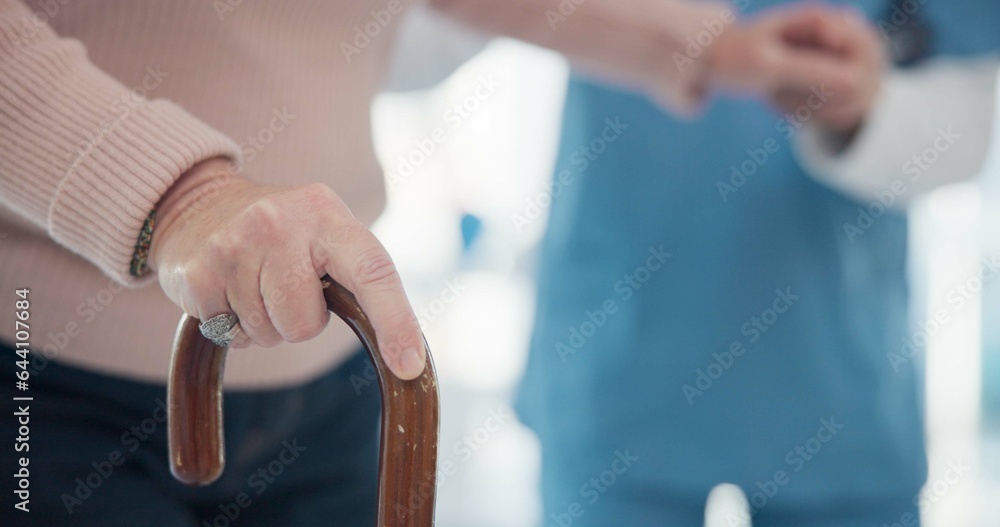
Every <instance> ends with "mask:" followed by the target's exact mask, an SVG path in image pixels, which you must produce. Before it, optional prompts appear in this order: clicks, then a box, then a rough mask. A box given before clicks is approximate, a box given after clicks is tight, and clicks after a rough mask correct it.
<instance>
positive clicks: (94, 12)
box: [0, 0, 725, 387]
mask: <svg viewBox="0 0 1000 527" xmlns="http://www.w3.org/2000/svg"><path fill="white" fill-rule="evenodd" d="M435 3H437V4H439V6H440V7H442V8H445V9H449V10H451V11H453V12H454V13H455V14H456V15H457V16H458V17H460V18H464V19H466V20H469V21H471V22H473V23H476V24H479V25H481V26H484V27H486V28H487V29H491V30H495V31H504V32H507V33H510V34H513V35H514V36H518V37H521V38H525V39H528V40H532V41H535V42H539V43H541V44H544V45H550V46H552V47H555V48H556V49H560V50H562V51H566V52H568V53H570V54H571V56H575V57H577V58H579V59H581V60H582V62H583V63H584V64H591V65H593V64H597V63H614V64H615V66H614V67H613V68H612V69H610V70H606V71H611V72H614V73H616V74H620V75H624V77H623V78H626V79H628V80H630V81H634V83H635V84H643V85H645V86H647V87H651V89H653V90H658V91H657V94H658V95H661V96H662V97H663V98H664V99H665V100H667V101H670V102H673V103H675V104H677V105H679V106H682V105H685V104H689V103H690V102H691V101H692V100H694V98H695V97H696V96H697V89H696V88H697V86H696V84H695V83H696V80H697V78H698V72H699V71H700V68H701V67H702V66H701V65H700V64H699V62H698V61H697V60H696V61H694V64H693V65H691V66H690V67H688V68H680V69H678V68H677V67H676V66H675V60H674V59H675V57H674V56H673V53H674V52H675V51H678V52H680V53H682V54H683V53H685V50H684V48H685V46H686V45H687V42H686V38H687V37H689V36H692V35H695V34H696V33H697V32H698V31H699V30H702V29H704V28H702V27H701V24H700V23H699V22H700V21H701V20H703V19H718V18H719V17H720V16H725V15H720V14H719V13H720V12H719V8H718V7H716V6H711V7H710V6H707V5H706V6H704V7H698V8H694V7H690V6H688V5H685V6H684V10H682V9H680V6H679V5H678V4H676V3H675V2H671V1H661V0H635V1H634V2H627V1H623V2H611V1H610V0H590V1H589V3H584V4H581V5H580V6H577V7H576V10H577V12H575V13H571V14H570V15H569V16H567V17H565V22H559V23H557V24H556V25H553V20H554V19H553V18H552V14H553V13H554V14H557V15H558V14H559V11H558V9H559V5H560V3H559V2H556V1H554V0H553V1H552V2H543V1H541V0H518V1H512V0H503V1H501V0H496V1H490V0H467V1H461V0H454V1H450V2H449V1H438V2H435ZM563 3H564V4H573V3H572V2H563ZM547 4H551V5H547ZM618 4H622V5H618ZM633 4H634V5H633ZM573 5H575V4H573ZM626 5H631V6H632V8H627V7H625V6H626ZM413 8H414V5H413V3H412V2H410V1H408V0H382V1H376V2H357V1H348V0H292V1H281V2H279V1H271V2H265V1H262V0H243V1H241V2H237V1H235V0H228V1H227V0H217V1H215V2H207V1H203V0H174V1H171V2H145V1H135V0H116V1H112V0H106V1H104V2H101V3H100V4H97V5H95V4H91V3H87V2H73V1H67V0H35V1H30V2H21V1H19V0H0V297H3V296H4V295H6V296H7V297H8V298H9V299H10V303H11V304H10V305H11V306H12V303H13V300H14V290H15V289H20V288H28V289H30V295H29V298H30V300H31V308H30V310H31V319H30V322H31V342H32V344H33V351H34V352H35V354H36V355H43V356H45V357H47V358H49V359H52V360H57V361H60V362H65V363H67V364H71V365H74V366H77V367H82V368H87V369H92V370H96V371H101V372H104V373H110V374H115V375H121V376H125V377H128V378H132V379H138V380H144V381H151V382H163V381H164V378H165V374H166V372H167V364H168V358H169V357H168V351H169V347H170V343H171V341H172V338H173V332H174V330H175V328H176V324H177V321H178V319H179V316H180V314H181V310H180V308H178V307H177V306H176V305H174V304H173V303H171V302H170V300H168V299H167V297H166V296H165V295H164V294H163V292H162V291H161V290H160V288H159V287H158V285H156V284H155V276H153V275H146V276H144V277H141V278H138V279H137V278H135V277H132V276H130V275H129V272H128V269H129V263H130V260H131V257H132V253H133V250H134V246H135V243H136V238H137V236H138V233H139V231H140V229H141V227H142V224H143V221H144V220H145V218H146V216H147V215H148V213H149V211H150V210H151V209H153V208H154V206H155V204H156V203H157V201H158V200H159V198H160V196H162V195H163V194H164V193H165V192H166V190H167V189H168V188H169V187H170V186H171V184H172V183H173V182H174V181H175V180H176V179H177V178H178V176H179V175H180V174H181V173H183V172H184V171H185V170H187V169H188V168H190V167H191V166H192V165H194V164H195V163H197V162H199V161H202V160H205V159H209V158H213V157H219V156H223V157H228V158H231V159H232V160H234V161H236V162H237V163H238V164H240V165H241V167H242V172H243V174H244V175H245V176H246V177H247V178H249V179H251V180H257V181H260V182H267V183H272V184H285V185H299V184H305V183H309V182H316V181H321V182H324V183H326V184H327V185H329V186H330V187H331V188H333V189H334V190H336V191H337V192H338V193H339V194H340V195H341V197H343V199H344V200H345V201H346V202H347V204H348V205H349V206H350V207H351V209H352V210H353V211H354V214H355V216H357V217H358V218H359V219H361V220H362V221H364V222H366V223H370V222H371V221H373V220H374V219H375V218H376V217H377V216H378V214H379V213H380V211H381V208H382V206H383V201H384V192H383V178H382V170H381V168H380V167H379V165H378V163H377V161H376V159H375V155H374V152H373V148H372V145H371V124H370V119H369V106H370V103H371V99H372V97H373V95H374V94H375V93H376V91H377V89H378V86H379V81H380V77H381V75H382V73H383V70H384V67H385V66H386V62H387V58H388V55H389V53H390V50H391V48H392V44H393V34H394V32H395V31H396V29H397V28H398V27H399V24H400V20H401V18H402V17H404V16H406V14H407V13H408V12H409V11H410V10H412V9H413ZM630 9H631V10H630ZM559 16H561V15H559ZM555 20H557V21H558V19H555ZM653 22H656V24H653ZM560 24H561V25H560ZM366 32H367V33H368V34H369V35H374V36H368V35H364V34H365V33H366ZM588 35H589V36H598V37H601V39H602V40H594V39H593V38H588ZM612 37H614V38H616V39H617V40H614V41H612V40H611V38H612ZM154 237H155V231H154ZM13 314H14V309H13V307H9V308H8V309H0V339H2V340H5V341H8V342H11V341H13V335H14V316H13ZM357 346H358V344H357V343H356V341H355V339H354V337H353V335H352V334H351V333H350V332H349V330H347V329H346V327H344V325H343V324H341V323H339V321H334V322H332V323H331V324H330V326H329V327H328V328H327V329H326V331H324V333H323V334H322V335H320V336H319V337H318V338H316V339H314V340H312V341H309V342H304V343H299V344H282V345H280V346H278V347H276V348H270V349H261V348H255V347H254V348H249V349H245V350H239V351H238V352H234V353H233V354H231V355H230V359H229V361H228V365H227V371H226V382H227V385H228V386H230V387H266V386H281V385H288V384H293V383H297V382H303V381H305V380H308V379H310V378H313V377H315V376H318V375H320V374H322V373H323V372H324V371H326V370H327V369H329V368H330V367H333V366H334V365H336V364H338V363H339V362H340V361H342V360H343V359H344V358H345V357H346V356H347V354H348V353H349V352H350V351H351V350H353V349H355V348H356V347H357ZM36 365H37V366H40V368H39V369H40V370H41V371H40V372H39V375H44V361H41V360H40V359H39V362H37V363H36Z"/></svg>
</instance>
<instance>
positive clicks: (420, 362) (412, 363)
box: [399, 348, 424, 378]
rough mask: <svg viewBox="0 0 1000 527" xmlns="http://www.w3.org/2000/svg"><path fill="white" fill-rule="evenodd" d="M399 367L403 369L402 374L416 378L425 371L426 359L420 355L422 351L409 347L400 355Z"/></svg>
mask: <svg viewBox="0 0 1000 527" xmlns="http://www.w3.org/2000/svg"><path fill="white" fill-rule="evenodd" d="M399 368H400V370H402V371H400V374H401V375H403V376H405V377H408V378H414V377H416V376H418V375H420V372H422V371H423V369H424V359H423V358H421V357H420V353H418V352H417V350H416V349H415V348H407V349H406V350H405V351H403V353H402V355H400V356H399Z"/></svg>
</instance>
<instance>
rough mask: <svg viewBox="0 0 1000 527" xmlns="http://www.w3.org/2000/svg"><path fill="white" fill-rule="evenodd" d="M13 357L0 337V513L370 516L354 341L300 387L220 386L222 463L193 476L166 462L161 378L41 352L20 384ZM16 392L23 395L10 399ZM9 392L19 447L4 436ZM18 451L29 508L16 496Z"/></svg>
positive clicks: (216, 525)
mask: <svg viewBox="0 0 1000 527" xmlns="http://www.w3.org/2000/svg"><path fill="white" fill-rule="evenodd" d="M234 353H238V350H237V351H234ZM16 359H17V357H16V356H15V354H14V350H13V349H12V348H11V347H10V346H8V345H5V344H3V343H0V401H2V403H0V404H2V406H0V408H2V414H0V460H2V463H0V474H2V478H0V479H2V482H3V483H2V484H0V487H2V489H3V490H2V496H3V498H2V509H0V525H3V526H7V525H10V526H14V525H17V526H26V527H27V526H35V525H40V526H41V525H44V526H87V527H89V526H101V527H118V526H121V527H135V526H156V527H161V526H162V527H206V526H207V527H229V526H236V527H255V526H279V525H280V526H282V527H285V526H287V527H293V526H303V527H307V526H320V525H322V526H324V527H328V526H332V525H338V526H345V527H353V526H359V527H362V526H363V527H371V526H374V525H375V507H376V499H377V489H376V482H377V470H378V459H377V457H378V426H379V412H380V404H381V403H380V400H379V393H378V386H377V385H376V384H375V383H374V382H371V383H367V381H366V382H364V383H359V382H357V380H358V379H367V378H368V377H366V376H365V370H366V369H369V375H370V373H371V372H370V367H371V365H370V361H369V359H368V357H367V355H365V354H364V353H363V352H359V353H357V354H356V355H355V356H354V357H352V358H351V359H350V360H348V361H347V362H346V363H344V364H343V365H341V366H340V367H338V368H336V369H335V370H333V371H332V372H330V373H328V374H325V375H324V376H323V377H321V378H319V379H317V380H315V381H313V382H310V383H308V384H306V385H304V386H301V387H295V388H290V389H280V390H264V391H230V392H227V393H226V396H225V408H224V412H225V437H226V458H227V459H226V468H225V472H224V473H223V475H222V477H221V478H220V479H219V480H218V481H216V482H215V483H213V484H212V485H209V486H207V487H202V488H189V487H187V486H185V485H183V484H180V483H178V482H177V481H175V480H174V479H173V477H172V476H171V474H170V468H169V465H168V459H167V439H166V437H167V434H166V388H165V387H164V386H161V385H154V384H145V383H139V382H133V381H128V380H124V379H121V378H116V377H111V376H106V375H101V374H97V373H93V372H90V371H85V370H81V369H77V368H73V367H69V366H66V365H62V364H58V363H55V362H50V363H49V364H48V365H47V366H46V367H45V368H44V369H43V370H41V371H39V372H38V373H37V374H36V375H34V376H32V377H31V379H30V381H29V383H30V384H29V391H28V392H20V391H18V390H17V389H16V388H15V381H16V378H15V372H16V371H17V370H16V366H15V360H16ZM355 375H356V376H357V377H353V379H352V376H355ZM352 380H353V381H355V382H353V383H352ZM23 395H30V396H32V397H33V398H34V400H33V401H28V402H18V401H13V400H12V398H13V397H18V396H23ZM18 404H21V405H28V406H29V408H27V414H28V417H27V421H28V427H29V428H28V430H27V431H29V440H28V442H27V443H28V445H29V449H30V450H28V451H27V452H23V451H16V450H15V444H16V443H17V436H18V435H19V434H20V432H24V431H26V430H25V429H20V428H21V423H19V422H18V420H19V419H21V417H18V416H16V415H15V414H16V413H25V412H20V410H19V407H18ZM19 429H20V432H19ZM22 442H23V441H22ZM22 448H23V447H22ZM23 455H27V456H29V461H28V466H27V467H26V468H27V470H28V474H29V479H28V491H29V493H30V494H29V501H28V503H27V504H26V507H27V508H28V509H29V510H28V512H23V511H22V510H19V509H18V508H16V506H15V505H16V504H17V503H18V502H21V499H20V498H19V497H18V496H17V495H16V494H15V492H14V491H15V490H16V489H17V488H18V485H19V481H20V480H19V479H18V478H15V477H13V475H14V474H15V473H16V472H17V471H18V470H19V469H20V465H19V463H20V458H21V457H22V456H23ZM22 479H23V478H22Z"/></svg>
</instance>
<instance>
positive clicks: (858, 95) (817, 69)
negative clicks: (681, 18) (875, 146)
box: [709, 5, 886, 133]
mask: <svg viewBox="0 0 1000 527" xmlns="http://www.w3.org/2000/svg"><path fill="white" fill-rule="evenodd" d="M885 64H886V58H885V51H884V48H883V46H882V44H881V42H880V40H879V37H878V35H877V33H876V32H875V31H874V29H873V28H872V27H871V26H870V25H869V24H868V22H867V21H865V20H864V19H863V17H862V16H861V15H860V14H858V13H857V12H856V11H854V10H853V9H845V8H834V7H828V6H818V5H809V6H806V7H795V8H788V9H776V10H772V11H770V12H768V13H765V14H761V15H760V16H758V17H757V18H755V19H752V20H749V21H746V22H742V23H739V24H737V25H735V26H734V27H732V28H730V29H729V30H728V31H726V32H724V33H723V34H722V35H721V36H720V38H719V41H718V42H717V43H716V46H715V48H714V49H713V52H712V57H711V71H710V73H709V83H710V84H711V85H714V86H715V87H717V88H721V89H723V90H728V91H740V92H750V93H755V94H758V95H763V96H765V97H767V98H769V99H770V100H771V101H772V102H774V103H775V104H776V105H778V106H779V107H780V108H782V109H784V110H786V111H794V110H795V109H796V108H799V107H800V106H802V105H803V104H809V105H810V110H811V115H812V118H814V119H816V120H817V122H818V123H819V124H821V125H823V126H826V127H828V128H830V129H831V130H833V131H837V132H844V133H849V132H851V131H852V130H854V129H855V128H857V127H858V126H859V125H860V123H861V122H862V121H863V119H864V117H865V115H866V114H867V113H868V111H869V110H870V108H871V106H872V104H873V102H874V101H875V97H876V95H877V94H878V90H879V86H880V84H881V80H882V76H883V73H884V69H885ZM818 90H822V91H823V92H824V93H825V94H829V95H824V97H823V98H822V99H823V100H822V102H821V103H819V104H816V102H815V99H816V97H815V96H813V93H815V92H816V91H818ZM810 97H813V100H810Z"/></svg>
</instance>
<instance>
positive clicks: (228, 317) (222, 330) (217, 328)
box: [198, 313, 240, 346]
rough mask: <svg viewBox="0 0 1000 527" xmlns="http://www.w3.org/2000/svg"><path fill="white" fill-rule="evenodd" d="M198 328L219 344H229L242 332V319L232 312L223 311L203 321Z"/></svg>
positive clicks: (206, 336)
mask: <svg viewBox="0 0 1000 527" xmlns="http://www.w3.org/2000/svg"><path fill="white" fill-rule="evenodd" d="M198 329H200V330H201V334H202V335H204V336H205V338H207V339H208V340H211V341H212V342H214V343H215V344H216V345H217V346H228V345H229V343H230V342H232V341H233V339H235V338H236V335H238V334H239V332H240V321H239V319H238V318H236V315H234V314H232V313H223V314H221V315H216V316H214V317H212V318H210V319H208V320H206V321H204V322H202V323H201V324H200V325H199V326H198Z"/></svg>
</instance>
